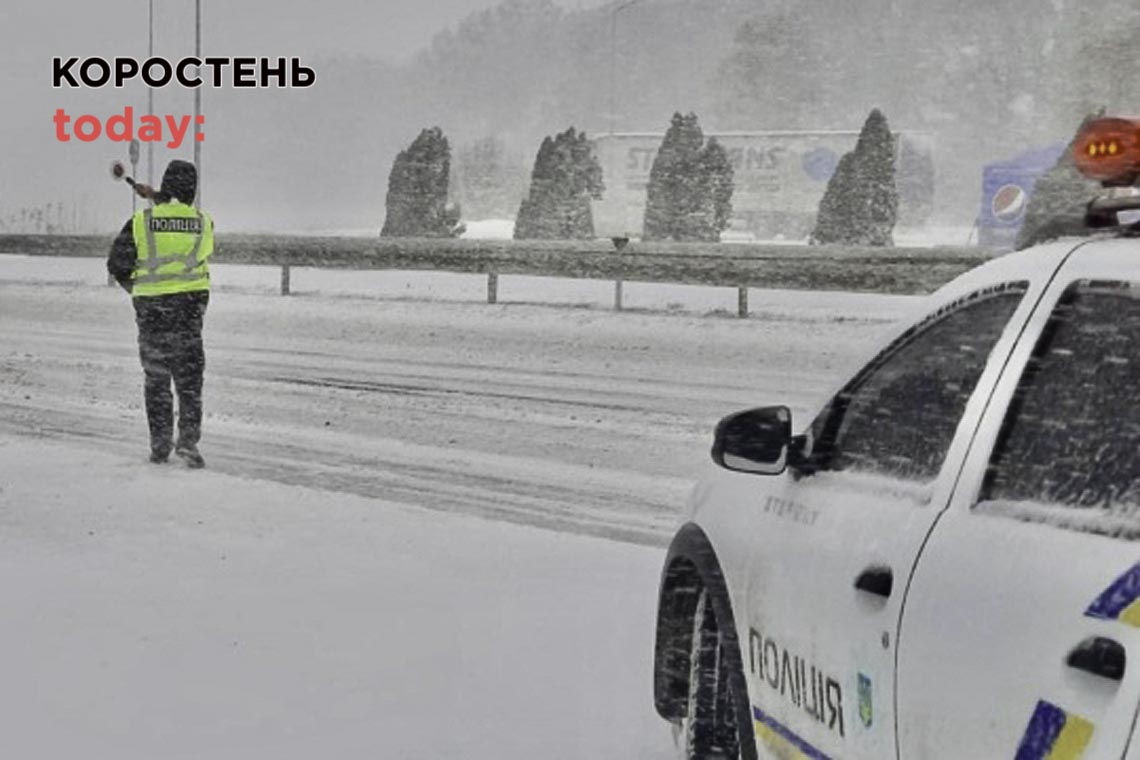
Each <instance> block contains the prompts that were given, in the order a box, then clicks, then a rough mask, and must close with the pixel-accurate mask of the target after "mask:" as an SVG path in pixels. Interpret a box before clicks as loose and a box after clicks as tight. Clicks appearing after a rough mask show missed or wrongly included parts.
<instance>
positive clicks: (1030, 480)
mask: <svg viewBox="0 0 1140 760" xmlns="http://www.w3.org/2000/svg"><path fill="white" fill-rule="evenodd" d="M1138 389H1140V285H1138V284H1136V283H1128V282H1115V281H1114V282H1105V281H1089V280H1082V281H1079V282H1076V283H1074V284H1073V285H1071V286H1070V287H1069V288H1067V289H1066V291H1065V293H1064V295H1063V296H1062V297H1061V299H1060V300H1059V302H1058V304H1057V307H1056V308H1055V309H1054V312H1053V314H1052V316H1051V317H1050V320H1049V322H1048V323H1047V325H1046V327H1045V329H1044V330H1043V332H1042V334H1041V337H1040V338H1039V339H1038V342H1037V345H1036V346H1035V348H1034V352H1033V356H1032V358H1031V359H1030V361H1029V364H1028V365H1027V367H1026V369H1025V372H1024V373H1023V375H1022V378H1021V381H1020V383H1019V386H1018V388H1017V391H1016V393H1015V395H1014V398H1013V400H1012V402H1011V404H1010V407H1009V409H1008V411H1007V413H1006V417H1005V420H1004V422H1003V425H1002V428H1001V431H1000V433H999V435H998V439H997V443H996V445H995V447H994V452H993V454H992V456H991V460H990V463H989V466H988V468H987V470H986V475H985V478H984V480H983V484H982V492H981V499H980V503H979V504H978V505H977V507H976V508H977V509H979V510H981V511H985V512H989V513H996V514H1003V515H1007V516H1010V517H1015V518H1017V519H1021V520H1028V521H1034V522H1048V523H1050V524H1053V525H1057V526H1060V527H1064V528H1070V529H1074V530H1082V531H1087V532H1092V533H1101V534H1105V535H1112V536H1120V537H1127V538H1133V539H1135V538H1137V537H1140V395H1138Z"/></svg>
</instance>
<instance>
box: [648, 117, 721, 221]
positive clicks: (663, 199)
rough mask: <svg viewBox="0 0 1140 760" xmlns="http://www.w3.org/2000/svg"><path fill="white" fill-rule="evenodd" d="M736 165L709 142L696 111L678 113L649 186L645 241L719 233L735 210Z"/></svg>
mask: <svg viewBox="0 0 1140 760" xmlns="http://www.w3.org/2000/svg"><path fill="white" fill-rule="evenodd" d="M732 188H733V172H732V164H731V163H730V162H729V160H728V153H727V152H726V151H725V150H724V148H723V147H722V146H721V145H720V144H719V143H717V142H716V141H715V140H710V141H709V143H708V145H707V146H706V145H705V139H704V133H703V132H701V127H700V124H699V123H698V121H697V116H696V114H694V113H689V114H685V115H682V114H680V113H674V114H673V119H672V122H671V123H670V126H669V129H668V131H666V133H665V137H664V138H663V139H662V141H661V147H660V148H659V149H658V151H657V156H656V157H655V158H654V159H653V166H652V168H651V169H650V171H649V185H648V187H647V188H646V202H645V227H644V231H643V237H644V238H645V239H646V240H711V241H715V240H718V239H719V238H720V233H721V232H722V231H724V229H725V227H727V226H728V220H729V217H730V216H731V215H732Z"/></svg>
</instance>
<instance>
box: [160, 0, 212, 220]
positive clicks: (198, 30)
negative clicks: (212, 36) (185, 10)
mask: <svg viewBox="0 0 1140 760" xmlns="http://www.w3.org/2000/svg"><path fill="white" fill-rule="evenodd" d="M152 2H153V0H152ZM194 57H195V58H197V59H198V60H199V61H200V60H202V0H194ZM201 115H202V86H201V85H199V86H198V87H195V88H194V168H195V169H197V170H198V200H197V205H198V206H199V207H201V205H202V196H203V195H204V189H205V186H206V183H205V179H204V177H203V174H202V143H201V142H199V141H198V135H199V133H200V132H201V130H202V125H201V124H199V123H198V119H199V118H200V117H201Z"/></svg>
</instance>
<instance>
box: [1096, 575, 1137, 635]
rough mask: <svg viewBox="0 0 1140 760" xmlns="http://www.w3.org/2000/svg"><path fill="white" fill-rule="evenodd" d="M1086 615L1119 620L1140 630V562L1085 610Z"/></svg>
mask: <svg viewBox="0 0 1140 760" xmlns="http://www.w3.org/2000/svg"><path fill="white" fill-rule="evenodd" d="M1085 615H1087V616H1089V617H1094V618H1101V619H1102V620H1118V621H1120V622H1121V623H1126V624H1127V625H1131V626H1133V627H1136V628H1140V562H1137V563H1136V564H1135V565H1133V566H1132V567H1130V568H1129V569H1128V572H1126V573H1124V575H1122V576H1120V577H1119V578H1117V579H1116V580H1115V581H1113V582H1112V585H1111V586H1109V587H1108V588H1107V589H1105V591H1104V593H1102V594H1101V595H1100V596H1098V597H1097V598H1096V600H1095V601H1094V602H1093V603H1092V604H1090V605H1089V608H1088V609H1087V610H1085Z"/></svg>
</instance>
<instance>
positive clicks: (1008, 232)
mask: <svg viewBox="0 0 1140 760" xmlns="http://www.w3.org/2000/svg"><path fill="white" fill-rule="evenodd" d="M1065 147H1066V146H1065V144H1064V143H1057V144H1055V145H1048V146H1046V147H1044V148H1037V149H1035V150H1031V151H1026V152H1025V153H1021V154H1019V155H1017V156H1014V157H1013V158H1010V159H1006V160H1004V161H996V162H994V163H992V164H988V165H987V166H985V167H984V168H983V169H982V205H981V208H980V209H979V213H978V242H979V243H981V244H982V245H994V246H1003V247H1005V246H1009V247H1012V246H1013V243H1014V241H1015V240H1016V239H1017V233H1018V231H1019V230H1020V229H1021V223H1022V222H1023V221H1024V220H1025V209H1026V207H1027V206H1028V205H1029V198H1030V197H1031V196H1032V195H1033V188H1034V186H1035V185H1036V184H1037V180H1038V179H1040V178H1041V175H1043V174H1045V172H1047V171H1049V170H1050V169H1052V168H1053V167H1054V166H1056V164H1057V161H1058V159H1060V157H1061V154H1062V153H1064V152H1065Z"/></svg>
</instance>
